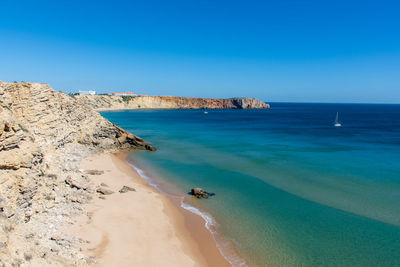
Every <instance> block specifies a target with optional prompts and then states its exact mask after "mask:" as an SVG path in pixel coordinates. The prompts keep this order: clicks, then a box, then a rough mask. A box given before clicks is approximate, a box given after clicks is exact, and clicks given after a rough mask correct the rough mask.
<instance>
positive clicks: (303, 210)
mask: <svg viewBox="0 0 400 267" xmlns="http://www.w3.org/2000/svg"><path fill="white" fill-rule="evenodd" d="M336 112H339V119H340V121H341V122H342V124H343V126H342V127H333V122H334V119H335V115H336ZM102 115H103V116H105V117H106V118H108V119H109V120H110V121H112V122H114V123H116V124H118V125H119V126H121V127H122V128H125V129H126V130H128V131H131V132H132V133H134V134H136V135H138V136H141V137H143V138H145V139H146V140H147V141H148V142H150V143H151V144H153V145H155V146H157V147H158V148H159V150H158V151H156V152H146V151H140V152H132V153H131V154H130V155H129V160H130V161H131V162H132V163H133V164H135V165H137V166H140V167H141V168H143V169H144V170H145V171H146V172H147V173H148V174H149V175H150V176H151V177H154V179H155V180H158V182H161V183H162V182H164V183H167V184H169V185H170V187H169V188H170V189H169V190H170V192H169V193H172V194H175V195H178V196H179V195H180V196H182V197H183V196H185V198H184V199H185V200H184V201H186V202H187V203H186V204H189V205H193V206H194V207H196V208H198V209H199V210H201V211H204V212H205V213H206V214H209V215H211V216H212V218H213V219H214V220H215V222H214V225H213V226H212V227H213V228H212V229H213V230H215V229H217V231H218V233H219V234H220V235H221V236H223V237H224V238H225V239H226V240H229V243H230V244H231V245H232V244H233V245H234V247H235V248H236V250H237V252H238V253H239V254H240V256H241V257H243V258H244V259H246V261H247V262H248V264H249V265H250V266H400V105H372V104H371V105H369V104H305V103H302V104H300V103H298V104H294V103H272V104H271V109H270V110H208V114H205V113H204V111H203V110H137V111H119V112H102ZM192 187H202V188H204V189H206V190H208V191H210V192H214V193H215V194H216V195H215V196H213V197H211V198H209V199H207V200H197V199H191V198H190V196H187V192H188V191H189V190H190V188H192ZM220 245H221V248H222V249H224V246H225V245H226V244H220Z"/></svg>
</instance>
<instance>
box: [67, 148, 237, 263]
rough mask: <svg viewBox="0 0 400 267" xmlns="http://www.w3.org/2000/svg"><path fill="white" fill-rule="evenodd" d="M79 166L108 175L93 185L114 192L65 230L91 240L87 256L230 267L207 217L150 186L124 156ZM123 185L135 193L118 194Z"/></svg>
mask: <svg viewBox="0 0 400 267" xmlns="http://www.w3.org/2000/svg"><path fill="white" fill-rule="evenodd" d="M81 166H82V167H83V168H84V169H86V170H92V169H95V170H99V171H104V174H101V175H91V177H90V178H91V181H92V182H94V183H95V184H96V185H100V184H103V185H107V187H105V188H106V189H109V190H112V191H114V193H113V194H110V195H104V196H100V197H99V195H98V194H96V195H95V197H94V198H93V200H92V201H91V202H90V203H89V204H86V205H85V211H86V212H87V216H82V217H81V218H79V219H78V220H77V221H76V223H75V225H73V226H71V227H68V228H67V229H66V230H65V231H66V232H68V233H70V234H74V235H77V236H79V237H80V238H82V239H84V240H87V241H88V243H87V244H86V245H84V246H83V247H82V250H83V253H84V254H86V255H87V256H89V257H91V258H92V259H93V260H94V261H95V262H96V263H98V264H99V265H100V266H110V265H111V266H221V267H224V266H231V264H230V263H229V262H228V261H227V260H226V259H225V257H224V256H223V255H222V254H221V253H220V251H219V249H218V248H217V244H216V242H215V240H214V238H213V236H212V234H211V232H210V231H208V229H207V228H206V227H205V225H204V219H203V218H202V217H200V216H199V215H196V214H193V213H191V212H189V211H187V210H184V209H183V208H180V209H179V207H177V206H176V203H173V202H174V201H173V200H172V199H171V198H169V197H168V196H167V195H164V194H162V193H161V192H158V191H157V190H156V189H155V188H153V187H152V186H151V185H149V184H148V182H147V181H146V180H145V179H144V178H143V177H141V176H140V174H138V173H137V172H136V171H135V170H133V169H132V167H131V166H130V164H129V163H128V162H127V161H126V152H118V153H114V154H111V153H101V154H95V155H93V156H90V157H88V158H86V159H84V160H83V161H82V162H81ZM116 177H118V179H115V178H116ZM124 185H125V186H129V187H132V188H135V189H136V192H126V193H119V192H118V190H119V189H121V188H122V186H124ZM189 226H190V227H189ZM160 264H161V265H160Z"/></svg>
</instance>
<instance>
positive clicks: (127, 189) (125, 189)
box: [119, 185, 136, 193]
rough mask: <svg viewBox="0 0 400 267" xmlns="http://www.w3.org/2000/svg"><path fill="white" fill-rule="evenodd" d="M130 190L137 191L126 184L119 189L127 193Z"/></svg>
mask: <svg viewBox="0 0 400 267" xmlns="http://www.w3.org/2000/svg"><path fill="white" fill-rule="evenodd" d="M129 191H136V189H135V188H132V187H129V186H126V185H124V186H123V187H122V188H121V189H120V190H119V192H120V193H126V192H129Z"/></svg>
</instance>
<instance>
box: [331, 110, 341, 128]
mask: <svg viewBox="0 0 400 267" xmlns="http://www.w3.org/2000/svg"><path fill="white" fill-rule="evenodd" d="M333 126H335V127H340V126H342V124H341V123H340V122H339V112H336V119H335V124H334V125H333Z"/></svg>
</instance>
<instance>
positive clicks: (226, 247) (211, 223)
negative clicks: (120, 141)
mask: <svg viewBox="0 0 400 267" xmlns="http://www.w3.org/2000/svg"><path fill="white" fill-rule="evenodd" d="M127 163H128V164H129V166H131V167H132V169H134V170H135V171H136V173H137V174H139V176H140V177H142V178H143V179H144V180H146V181H147V182H148V184H149V185H150V186H151V187H153V188H155V189H156V190H157V191H159V192H160V193H163V194H167V193H166V192H164V191H163V190H162V189H161V188H160V186H158V184H157V183H155V182H154V181H153V179H152V178H151V177H149V176H148V175H147V174H146V173H145V171H144V170H142V169H140V168H139V167H137V166H135V165H133V164H132V163H130V162H128V161H127ZM180 203H181V204H180V206H181V207H182V208H183V209H185V210H187V211H189V212H191V213H194V214H196V215H198V216H200V217H202V218H203V219H204V221H205V224H204V225H205V227H206V228H207V230H208V231H210V232H211V234H212V236H213V238H214V241H215V243H216V244H217V248H218V250H219V251H220V253H221V255H222V256H223V257H224V258H225V259H226V260H227V261H228V262H229V263H230V264H231V265H232V266H233V267H246V266H247V263H246V261H245V260H243V259H242V258H240V257H239V256H237V255H236V253H234V252H233V249H232V248H231V247H232V245H231V244H230V242H229V241H226V240H225V239H223V238H222V237H220V238H218V237H219V233H218V232H217V231H216V230H215V227H216V225H217V223H216V221H215V219H214V218H213V217H212V216H211V215H210V214H208V213H207V212H204V211H201V210H199V209H198V208H196V207H194V206H192V205H189V204H187V203H185V202H184V197H181V201H180ZM227 251H232V252H231V253H227ZM227 254H232V255H227Z"/></svg>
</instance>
